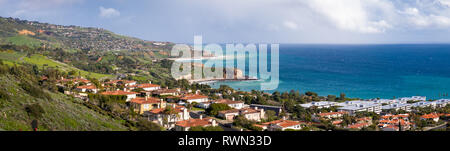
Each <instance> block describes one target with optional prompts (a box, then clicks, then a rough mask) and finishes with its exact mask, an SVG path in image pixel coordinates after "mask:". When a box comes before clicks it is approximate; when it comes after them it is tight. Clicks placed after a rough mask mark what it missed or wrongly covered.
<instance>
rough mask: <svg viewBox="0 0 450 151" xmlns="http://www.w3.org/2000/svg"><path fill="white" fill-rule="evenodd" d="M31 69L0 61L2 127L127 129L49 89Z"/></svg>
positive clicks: (70, 129) (29, 128)
mask: <svg viewBox="0 0 450 151" xmlns="http://www.w3.org/2000/svg"><path fill="white" fill-rule="evenodd" d="M34 73H35V72H33V71H32V67H29V66H28V67H27V66H13V67H9V66H8V65H5V64H3V63H1V61H0V85H2V87H1V88H0V96H1V97H0V117H1V118H0V128H1V129H3V130H12V131H19V130H22V131H29V130H32V129H31V122H32V121H33V120H37V121H38V122H39V130H43V131H45V130H68V131H73V130H76V131H79V130H80V131H81V130H99V131H101V130H128V128H127V127H126V126H124V123H123V122H122V121H121V120H118V119H114V118H111V117H109V116H106V115H103V114H99V113H98V112H95V111H94V110H90V109H89V108H87V107H86V106H84V105H83V102H82V101H81V100H78V99H75V98H72V97H68V96H66V95H63V94H61V93H57V92H53V91H52V90H49V89H47V87H46V86H45V85H46V84H43V83H39V82H38V79H39V78H38V75H35V74H34Z"/></svg>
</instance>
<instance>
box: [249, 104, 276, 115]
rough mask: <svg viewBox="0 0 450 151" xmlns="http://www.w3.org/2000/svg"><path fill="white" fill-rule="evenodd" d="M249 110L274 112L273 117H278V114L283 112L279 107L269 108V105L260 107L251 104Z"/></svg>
mask: <svg viewBox="0 0 450 151" xmlns="http://www.w3.org/2000/svg"><path fill="white" fill-rule="evenodd" d="M250 107H251V108H258V109H264V111H268V110H270V111H274V112H275V115H277V116H278V115H280V113H281V112H282V111H283V110H282V108H281V106H270V105H261V104H251V105H250Z"/></svg>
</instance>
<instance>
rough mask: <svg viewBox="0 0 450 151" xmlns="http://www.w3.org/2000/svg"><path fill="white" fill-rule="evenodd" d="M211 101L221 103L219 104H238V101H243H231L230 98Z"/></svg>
mask: <svg viewBox="0 0 450 151" xmlns="http://www.w3.org/2000/svg"><path fill="white" fill-rule="evenodd" d="M212 102H215V103H221V104H239V103H244V102H242V101H232V100H228V99H219V100H214V101H212Z"/></svg>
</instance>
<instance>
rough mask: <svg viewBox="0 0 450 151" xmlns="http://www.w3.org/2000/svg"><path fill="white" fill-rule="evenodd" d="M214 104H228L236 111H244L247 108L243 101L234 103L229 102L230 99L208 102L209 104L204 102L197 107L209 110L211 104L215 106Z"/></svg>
mask: <svg viewBox="0 0 450 151" xmlns="http://www.w3.org/2000/svg"><path fill="white" fill-rule="evenodd" d="M214 103H220V104H226V105H228V106H229V107H231V108H234V109H242V108H244V107H245V104H244V102H242V101H233V100H228V99H219V100H213V101H208V102H202V103H199V104H198V105H197V107H200V108H203V109H207V108H209V106H211V104H214Z"/></svg>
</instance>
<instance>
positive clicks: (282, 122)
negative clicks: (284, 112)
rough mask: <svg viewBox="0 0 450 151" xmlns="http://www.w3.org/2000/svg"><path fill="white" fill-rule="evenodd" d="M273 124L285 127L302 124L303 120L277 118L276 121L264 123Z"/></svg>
mask: <svg viewBox="0 0 450 151" xmlns="http://www.w3.org/2000/svg"><path fill="white" fill-rule="evenodd" d="M271 124H275V125H279V126H281V127H283V128H286V127H291V126H295V125H299V124H301V122H299V121H291V120H276V121H271V122H266V123H263V125H271Z"/></svg>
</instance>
